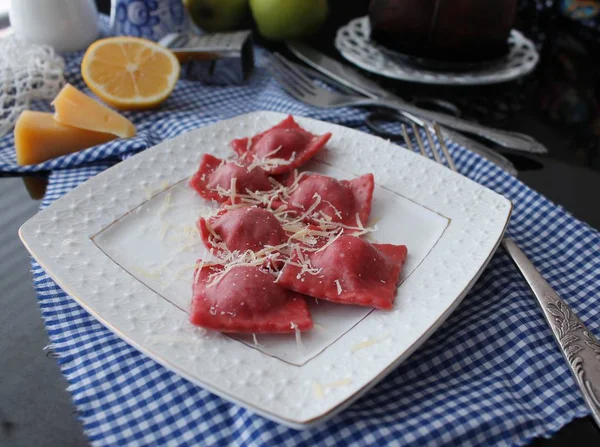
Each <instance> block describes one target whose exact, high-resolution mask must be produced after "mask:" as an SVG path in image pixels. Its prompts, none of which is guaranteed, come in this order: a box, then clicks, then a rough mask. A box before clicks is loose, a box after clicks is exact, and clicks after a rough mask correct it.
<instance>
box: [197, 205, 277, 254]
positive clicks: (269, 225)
mask: <svg viewBox="0 0 600 447" xmlns="http://www.w3.org/2000/svg"><path fill="white" fill-rule="evenodd" d="M198 229H199V231H200V236H201V237H202V241H203V242H204V245H205V246H206V247H207V248H208V249H209V250H211V252H213V253H214V254H217V255H218V254H219V252H222V251H229V252H234V251H239V252H245V251H246V250H251V251H254V252H258V251H259V250H262V249H263V248H265V247H267V246H271V247H276V246H279V245H281V244H284V243H285V242H286V240H287V237H286V234H285V231H283V228H282V227H281V224H280V223H279V221H278V220H277V218H276V217H275V216H274V215H273V213H272V212H270V211H268V210H266V209H264V208H259V207H257V206H244V207H241V208H234V209H230V210H227V209H223V210H221V211H219V213H217V214H216V215H215V216H213V217H211V218H210V219H208V220H206V219H204V218H202V217H201V218H200V219H199V220H198Z"/></svg>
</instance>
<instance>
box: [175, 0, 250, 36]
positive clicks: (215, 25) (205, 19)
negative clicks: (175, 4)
mask: <svg viewBox="0 0 600 447" xmlns="http://www.w3.org/2000/svg"><path fill="white" fill-rule="evenodd" d="M183 4H184V5H185V7H186V8H187V10H188V13H189V14H190V17H191V19H192V21H193V22H194V23H195V24H196V25H197V26H198V27H200V28H202V29H203V30H205V31H208V32H211V33H212V32H218V31H229V30H232V29H235V28H237V27H238V26H239V25H240V24H241V23H242V22H243V21H244V18H245V17H246V15H247V13H248V0H183Z"/></svg>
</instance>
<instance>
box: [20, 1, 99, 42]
mask: <svg viewBox="0 0 600 447" xmlns="http://www.w3.org/2000/svg"><path fill="white" fill-rule="evenodd" d="M9 19H10V24H11V27H12V28H13V29H14V31H15V33H16V35H17V37H19V38H20V39H22V40H24V41H25V42H30V43H37V44H43V45H50V46H52V47H54V49H55V50H56V51H75V50H84V49H85V48H87V47H88V45H89V44H90V43H92V42H93V41H94V40H95V39H96V38H97V37H98V32H99V28H98V10H97V8H96V3H95V2H94V0H12V1H11V4H10V10H9Z"/></svg>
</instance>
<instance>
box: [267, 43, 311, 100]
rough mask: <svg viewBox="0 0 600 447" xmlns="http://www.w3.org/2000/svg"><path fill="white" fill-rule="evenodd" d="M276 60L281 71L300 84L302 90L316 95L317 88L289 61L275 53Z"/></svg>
mask: <svg viewBox="0 0 600 447" xmlns="http://www.w3.org/2000/svg"><path fill="white" fill-rule="evenodd" d="M274 57H275V60H277V61H278V62H279V64H280V68H281V71H283V72H285V73H286V74H287V75H288V76H289V77H290V78H292V79H293V80H294V81H296V82H297V83H298V86H299V87H300V88H304V89H305V90H306V91H307V92H309V93H314V91H315V86H314V84H313V83H312V80H311V79H310V78H309V77H308V76H306V75H305V74H304V73H302V72H301V71H300V70H298V69H297V68H296V67H294V66H293V65H292V64H290V63H289V62H288V60H287V59H286V58H285V57H283V56H282V55H281V54H279V53H274Z"/></svg>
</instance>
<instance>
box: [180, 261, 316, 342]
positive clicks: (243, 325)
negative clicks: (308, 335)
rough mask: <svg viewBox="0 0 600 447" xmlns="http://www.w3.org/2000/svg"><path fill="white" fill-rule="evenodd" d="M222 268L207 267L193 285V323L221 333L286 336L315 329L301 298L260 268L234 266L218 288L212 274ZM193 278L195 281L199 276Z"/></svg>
mask: <svg viewBox="0 0 600 447" xmlns="http://www.w3.org/2000/svg"><path fill="white" fill-rule="evenodd" d="M222 270H223V266H212V267H204V268H202V270H201V271H200V272H199V273H198V275H197V281H195V282H194V286H193V293H194V298H193V301H192V312H191V317H190V321H191V322H192V324H195V325H197V326H202V327H204V328H207V329H214V330H216V331H221V332H240V333H256V334H258V333H286V332H294V331H295V329H298V330H300V331H306V330H309V329H312V327H313V322H312V319H311V316H310V313H309V311H308V306H307V305H306V301H304V298H303V297H302V295H300V294H298V293H295V292H293V291H291V290H287V289H284V288H283V287H281V286H280V285H278V284H276V283H274V282H273V281H274V278H273V276H272V275H270V274H269V273H267V272H265V271H263V270H261V269H259V268H258V267H235V268H233V269H231V270H230V271H229V272H228V273H226V274H225V276H224V277H223V278H222V279H221V280H220V281H219V282H218V283H217V284H215V285H210V281H211V279H210V278H209V275H210V274H211V273H218V272H220V271H222ZM194 278H196V273H195V276H194Z"/></svg>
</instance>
